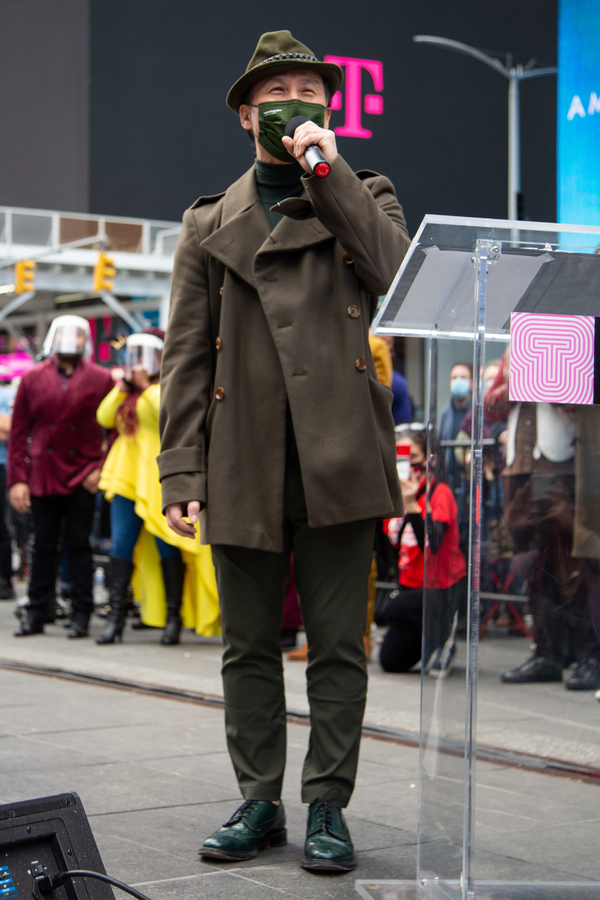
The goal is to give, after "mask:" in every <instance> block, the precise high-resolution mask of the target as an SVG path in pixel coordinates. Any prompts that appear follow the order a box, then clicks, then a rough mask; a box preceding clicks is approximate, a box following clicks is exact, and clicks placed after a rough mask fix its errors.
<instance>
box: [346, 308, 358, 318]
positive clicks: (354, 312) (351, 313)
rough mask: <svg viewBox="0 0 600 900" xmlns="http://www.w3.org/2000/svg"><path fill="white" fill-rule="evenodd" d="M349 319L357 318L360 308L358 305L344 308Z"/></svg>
mask: <svg viewBox="0 0 600 900" xmlns="http://www.w3.org/2000/svg"><path fill="white" fill-rule="evenodd" d="M346 312H347V313H348V315H349V316H350V318H351V319H358V317H359V316H360V309H359V308H358V306H349V307H348V309H347V310H346Z"/></svg>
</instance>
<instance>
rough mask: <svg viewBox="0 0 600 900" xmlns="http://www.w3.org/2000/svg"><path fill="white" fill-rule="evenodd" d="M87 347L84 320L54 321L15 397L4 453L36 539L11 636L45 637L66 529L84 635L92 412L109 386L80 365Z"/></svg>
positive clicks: (95, 429)
mask: <svg viewBox="0 0 600 900" xmlns="http://www.w3.org/2000/svg"><path fill="white" fill-rule="evenodd" d="M86 345H87V348H89V345H90V328H89V325H88V322H87V321H86V319H83V318H81V317H80V316H59V317H58V318H57V319H54V321H53V322H52V324H51V326H50V330H49V332H48V335H47V337H46V341H45V343H44V355H45V356H49V357H50V358H49V359H47V360H45V362H42V363H40V365H38V366H36V367H35V368H34V369H31V371H29V372H27V374H26V375H24V376H23V380H22V381H21V384H20V385H19V390H18V392H17V396H16V398H15V405H14V409H13V419H12V430H11V435H10V444H9V449H8V485H9V487H10V502H11V504H12V505H13V506H14V508H15V509H16V510H17V511H18V512H20V513H26V512H28V511H29V510H30V509H31V511H32V512H33V518H34V537H35V545H34V549H33V559H32V563H31V578H30V582H29V606H28V608H27V618H26V619H25V620H24V621H23V622H22V623H21V626H20V628H19V630H18V631H15V636H17V637H24V636H27V635H30V634H42V633H43V631H44V623H45V621H46V617H47V613H48V607H49V605H50V602H51V601H52V599H53V598H54V587H55V581H56V567H57V552H58V542H59V538H60V535H61V530H62V528H61V526H62V523H63V522H64V526H65V530H64V535H65V546H66V550H67V557H68V561H69V569H70V574H71V587H72V594H71V600H72V605H73V618H72V623H71V628H70V630H69V633H68V636H69V637H70V638H78V637H85V636H86V635H87V632H88V623H89V619H90V615H91V613H92V610H93V608H94V604H93V599H92V550H91V546H90V541H89V535H90V531H91V529H92V520H93V516H94V494H95V493H96V492H97V490H98V481H99V479H100V471H101V469H102V464H103V462H104V454H103V452H102V429H101V428H100V426H99V425H98V423H97V421H96V409H97V408H98V404H99V403H100V401H101V400H102V398H103V397H104V396H105V395H106V394H107V393H108V392H109V391H110V390H111V388H112V387H113V380H112V378H111V374H110V372H109V371H108V370H107V369H103V368H102V367H101V366H97V365H94V364H93V363H89V362H86V361H85V359H84V356H85V355H86Z"/></svg>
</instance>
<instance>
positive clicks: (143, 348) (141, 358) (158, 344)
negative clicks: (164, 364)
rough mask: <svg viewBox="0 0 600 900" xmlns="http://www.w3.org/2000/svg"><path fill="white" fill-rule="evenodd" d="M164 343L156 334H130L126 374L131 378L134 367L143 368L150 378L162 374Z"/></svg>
mask: <svg viewBox="0 0 600 900" xmlns="http://www.w3.org/2000/svg"><path fill="white" fill-rule="evenodd" d="M163 347H164V342H163V341H162V340H161V339H160V338H159V337H158V335H156V334H130V335H129V337H128V338H127V343H126V344H125V365H124V368H125V372H126V374H127V376H128V377H130V376H131V370H132V368H133V366H141V367H142V368H143V369H144V371H145V372H146V374H147V375H148V377H149V378H152V377H153V376H154V375H158V373H159V372H160V360H161V357H162V351H163Z"/></svg>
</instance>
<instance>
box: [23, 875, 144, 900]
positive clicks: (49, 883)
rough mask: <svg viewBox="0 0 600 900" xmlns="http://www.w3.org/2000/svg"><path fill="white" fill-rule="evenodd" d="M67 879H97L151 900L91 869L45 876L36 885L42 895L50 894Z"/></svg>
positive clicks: (141, 899) (142, 898) (138, 899)
mask: <svg viewBox="0 0 600 900" xmlns="http://www.w3.org/2000/svg"><path fill="white" fill-rule="evenodd" d="M65 878H97V879H98V881H106V882H108V884H112V885H113V886H114V887H117V888H119V890H121V891H125V893H126V894H131V896H132V897H137V900H150V897H147V896H146V894H142V892H141V891H136V889H135V888H132V887H129V885H128V884H125V883H124V882H123V881H117V879H116V878H111V877H110V876H109V875H101V874H100V872H92V871H90V870H89V869H68V870H67V871H66V872H58V873H57V874H56V875H52V876H51V877H49V876H48V875H44V876H42V877H41V878H37V879H36V884H37V885H38V887H39V889H40V891H41V893H42V894H49V893H50V892H51V891H53V890H54V889H55V888H57V887H61V886H62V885H63V884H64V881H65Z"/></svg>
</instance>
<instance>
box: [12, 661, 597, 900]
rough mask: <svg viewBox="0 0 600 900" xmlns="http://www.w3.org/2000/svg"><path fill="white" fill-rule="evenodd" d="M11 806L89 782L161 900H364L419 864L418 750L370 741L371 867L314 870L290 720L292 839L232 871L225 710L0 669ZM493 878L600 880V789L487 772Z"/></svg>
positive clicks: (111, 858) (100, 815) (485, 859)
mask: <svg viewBox="0 0 600 900" xmlns="http://www.w3.org/2000/svg"><path fill="white" fill-rule="evenodd" d="M0 710H1V723H2V724H1V726H0V803H6V802H9V801H10V802H12V801H17V800H25V799H31V798H34V797H39V796H48V795H50V794H53V793H60V792H62V791H70V790H73V791H76V792H77V793H78V794H79V795H80V797H81V800H82V802H83V805H84V808H85V809H86V812H87V813H88V816H89V818H90V823H91V827H92V830H93V832H94V835H95V837H96V841H97V843H98V846H99V849H100V853H101V856H102V858H103V861H104V864H105V866H106V869H107V871H108V872H109V874H111V875H113V876H114V877H116V878H119V879H122V880H124V881H126V882H128V883H129V884H135V885H138V886H140V887H141V890H143V891H144V892H145V893H147V894H148V895H149V896H150V897H152V898H153V900H170V898H173V897H177V898H181V900H187V898H190V900H191V898H198V897H202V898H206V900H220V898H228V900H232V898H243V900H254V898H257V900H258V898H261V900H263V898H266V900H268V898H273V900H276V898H285V897H295V898H304V900H330V898H331V900H341V898H353V897H355V896H356V894H355V891H354V880H355V878H356V877H358V878H361V879H377V878H386V879H390V878H398V879H412V878H414V876H415V871H416V845H415V840H416V837H415V832H416V813H417V788H416V780H417V764H418V752H417V750H416V749H413V748H410V747H406V746H401V745H398V744H394V743H390V742H386V741H380V740H374V739H365V740H364V741H363V746H362V754H361V763H360V770H359V778H358V783H357V787H356V791H355V794H354V796H353V799H352V802H351V805H350V807H349V809H348V815H347V818H348V822H349V825H350V828H351V831H352V834H353V838H354V841H355V845H356V849H357V853H358V858H359V868H358V869H357V871H356V872H355V873H349V874H345V875H341V876H318V875H314V874H311V873H308V872H305V871H304V870H302V869H301V868H300V867H299V865H298V860H299V859H300V857H301V855H302V844H303V839H304V827H305V815H306V812H305V808H304V807H303V806H301V804H300V802H299V798H298V793H299V791H298V785H299V780H300V770H301V764H302V759H303V756H304V753H305V750H306V744H307V738H308V729H307V728H306V727H304V726H302V725H296V724H291V725H289V754H288V772H287V778H286V784H285V790H284V801H285V804H286V809H287V813H288V828H289V843H288V845H287V847H284V848H281V849H278V850H274V851H269V852H265V853H263V854H261V855H260V856H259V858H258V859H257V860H254V861H250V862H247V863H243V864H239V865H234V866H227V865H224V864H216V863H215V864H211V865H209V864H206V863H202V862H200V861H199V858H198V855H197V852H198V847H199V845H200V843H201V841H202V839H203V837H204V836H205V835H206V834H207V833H209V832H210V831H212V830H213V829H215V828H216V827H218V826H219V825H220V824H222V822H224V821H225V820H226V819H227V818H228V817H229V815H230V813H231V812H232V810H233V809H234V808H235V807H236V806H237V804H238V802H239V801H238V791H237V786H236V784H235V780H234V777H233V773H232V770H231V766H230V763H229V759H228V756H227V753H226V749H225V742H224V735H223V723H222V713H221V711H219V710H214V709H210V708H206V707H204V706H200V705H197V704H193V703H185V702H178V701H174V700H168V699H160V698H155V697H147V696H141V695H140V694H137V693H133V692H129V691H123V690H115V689H109V688H104V687H98V686H93V685H86V684H78V683H73V682H68V681H63V680H59V679H55V678H49V677H42V676H37V675H26V674H21V673H16V672H10V671H7V670H2V669H0ZM477 792H478V793H477V796H478V803H477V805H478V813H477V816H478V824H477V856H476V860H477V863H476V871H477V878H478V879H480V880H490V879H501V880H515V879H518V880H521V879H522V880H544V881H548V880H551V881H578V880H599V881H600V860H599V859H598V854H597V846H598V830H599V813H598V809H599V805H598V799H599V797H600V795H599V794H598V788H597V787H596V786H594V785H589V784H584V783H580V782H576V781H572V780H568V779H562V778H552V777H549V776H546V775H540V774H535V773H531V772H524V771H519V770H517V769H514V768H507V767H503V766H495V765H489V764H479V765H478V788H477Z"/></svg>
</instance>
